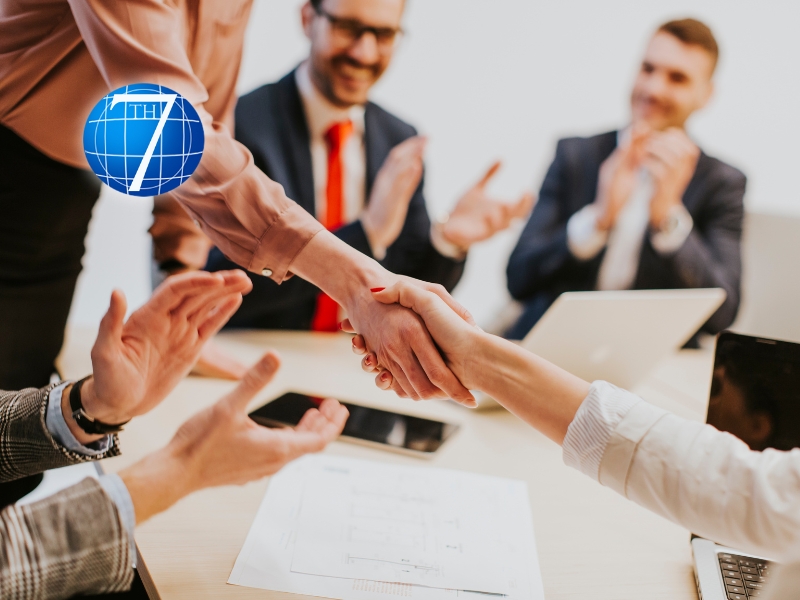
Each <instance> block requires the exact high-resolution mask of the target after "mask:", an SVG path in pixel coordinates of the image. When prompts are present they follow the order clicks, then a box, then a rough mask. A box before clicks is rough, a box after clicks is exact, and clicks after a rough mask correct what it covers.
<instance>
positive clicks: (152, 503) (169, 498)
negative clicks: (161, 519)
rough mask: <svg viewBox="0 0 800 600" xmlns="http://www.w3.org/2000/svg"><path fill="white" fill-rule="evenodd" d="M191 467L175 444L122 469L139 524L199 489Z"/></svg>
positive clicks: (123, 478)
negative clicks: (190, 475) (192, 480)
mask: <svg viewBox="0 0 800 600" xmlns="http://www.w3.org/2000/svg"><path fill="white" fill-rule="evenodd" d="M188 471H189V469H188V468H187V466H186V461H182V460H181V459H180V457H179V456H177V454H176V453H175V452H174V451H173V449H172V446H171V445H170V446H167V447H166V448H165V449H164V450H162V451H160V452H157V453H154V454H151V455H149V456H146V457H145V458H143V459H142V460H140V461H139V462H137V463H136V464H134V465H132V466H130V467H128V468H127V469H124V470H123V471H120V473H119V476H120V479H122V482H123V483H124V484H125V487H126V488H128V493H129V494H130V497H131V502H132V503H133V509H134V513H135V515H136V524H137V525H138V524H140V523H143V522H145V521H146V520H148V519H149V518H150V517H152V516H154V515H157V514H158V513H160V512H163V511H165V510H167V509H168V508H169V507H170V506H172V505H173V504H175V503H176V502H177V501H178V500H180V499H181V498H183V497H184V496H187V495H189V494H190V493H192V492H193V491H195V489H196V486H193V485H192V482H191V480H190V477H189V473H188Z"/></svg>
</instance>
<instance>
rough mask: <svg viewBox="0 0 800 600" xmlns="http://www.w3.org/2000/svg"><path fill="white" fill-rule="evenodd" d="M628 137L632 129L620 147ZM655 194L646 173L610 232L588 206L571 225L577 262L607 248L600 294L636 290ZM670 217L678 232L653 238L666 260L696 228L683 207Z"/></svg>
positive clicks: (655, 234) (571, 246)
mask: <svg viewBox="0 0 800 600" xmlns="http://www.w3.org/2000/svg"><path fill="white" fill-rule="evenodd" d="M627 135H630V133H629V130H628V129H626V130H624V131H621V132H620V133H618V134H617V145H620V144H621V143H623V142H624V139H625V136H627ZM653 191H654V189H653V180H652V177H651V176H650V174H649V173H648V172H647V171H646V170H645V169H642V170H641V171H640V172H639V174H638V180H637V184H636V186H635V188H634V190H633V192H632V193H631V196H630V198H629V199H628V201H627V202H626V203H625V206H623V207H622V210H620V212H619V215H618V216H617V221H616V223H615V224H614V226H613V227H612V229H611V231H610V232H608V231H601V230H599V229H598V228H597V220H598V218H599V216H600V214H599V211H598V209H597V207H596V206H595V205H594V204H588V205H587V206H585V207H584V208H582V209H581V210H579V211H578V212H576V213H575V214H574V215H572V217H570V219H569V221H568V222H567V246H568V247H569V249H570V252H571V253H572V255H573V256H575V258H577V259H578V260H582V261H586V260H591V259H593V258H594V257H595V256H597V255H598V254H599V253H600V251H601V250H602V249H603V248H604V247H605V248H606V253H605V256H603V262H602V263H601V264H600V273H599V274H598V277H597V289H598V290H628V289H631V287H633V284H634V282H635V281H636V273H637V271H638V269H639V257H640V255H641V252H642V244H643V243H644V238H645V235H647V230H648V224H649V221H650V200H651V198H652V197H653ZM669 216H670V218H674V219H675V220H676V222H677V226H676V227H675V228H673V229H672V230H670V231H656V232H652V233H651V234H650V243H651V244H652V245H653V248H654V249H655V250H656V252H658V253H659V254H661V255H664V256H667V255H669V254H672V253H674V252H677V251H678V250H679V249H680V247H681V246H683V243H684V242H685V241H686V238H687V237H689V234H690V233H691V231H692V228H693V227H694V223H693V221H692V216H691V215H690V214H689V211H687V210H686V207H684V206H683V204H680V205H678V206H676V207H674V208H673V209H672V212H671V214H670V215H669Z"/></svg>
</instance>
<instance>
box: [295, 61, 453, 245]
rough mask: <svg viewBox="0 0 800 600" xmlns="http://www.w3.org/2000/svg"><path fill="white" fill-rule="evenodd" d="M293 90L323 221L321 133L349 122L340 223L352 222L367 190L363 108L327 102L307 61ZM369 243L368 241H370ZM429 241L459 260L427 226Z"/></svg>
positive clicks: (324, 148) (325, 160) (325, 148)
mask: <svg viewBox="0 0 800 600" xmlns="http://www.w3.org/2000/svg"><path fill="white" fill-rule="evenodd" d="M295 80H296V82H297V89H298V90H299V91H300V98H301V100H302V102H303V109H304V111H305V115H306V121H307V122H308V132H309V136H310V138H311V168H312V173H313V176H314V199H315V206H314V208H315V210H316V214H317V220H319V221H324V219H325V212H326V210H327V206H328V197H327V183H328V144H327V142H326V141H325V132H326V131H328V129H329V128H330V127H331V125H333V124H334V123H339V122H341V121H348V120H349V121H351V122H352V123H353V131H352V133H351V134H350V136H349V137H348V139H347V142H345V147H344V149H343V151H342V157H343V164H342V169H343V172H344V173H343V175H344V182H343V190H342V191H343V194H344V206H345V214H344V222H345V223H352V222H353V221H355V220H357V219H358V218H359V217H360V216H361V213H362V211H363V210H364V205H365V193H366V189H367V183H366V181H367V155H366V146H365V144H364V107H363V106H361V105H354V106H351V107H349V108H341V107H338V106H335V105H333V104H331V102H329V101H328V99H327V98H325V96H323V95H322V93H320V91H319V90H318V89H317V88H316V86H315V85H314V83H313V82H312V81H311V76H310V74H309V72H308V62H303V63H302V64H301V65H300V66H299V67H298V68H297V71H295ZM370 243H372V241H371V240H370ZM431 243H432V244H433V247H434V248H435V249H436V251H437V252H439V254H441V255H442V256H447V257H448V258H453V259H456V260H460V259H463V258H464V252H463V251H462V250H461V249H460V248H458V247H457V246H454V245H453V244H451V243H449V242H448V241H447V240H445V239H444V238H443V237H442V235H441V234H440V233H439V232H438V230H436V229H435V228H434V227H431ZM371 250H372V255H373V256H374V257H375V258H376V259H378V260H382V259H383V258H384V256H385V255H386V248H377V247H372V248H371Z"/></svg>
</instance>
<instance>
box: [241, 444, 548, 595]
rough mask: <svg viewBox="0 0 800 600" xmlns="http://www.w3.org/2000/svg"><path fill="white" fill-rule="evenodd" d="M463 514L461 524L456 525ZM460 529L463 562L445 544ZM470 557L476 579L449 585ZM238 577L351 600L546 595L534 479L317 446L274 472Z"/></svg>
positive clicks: (243, 582) (266, 586)
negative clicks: (404, 564) (406, 563)
mask: <svg viewBox="0 0 800 600" xmlns="http://www.w3.org/2000/svg"><path fill="white" fill-rule="evenodd" d="M448 501H449V502H448ZM454 518H455V519H456V521H455V522H454V521H453V519H454ZM330 519H333V521H331V520H330ZM403 519H405V520H406V521H403ZM409 519H410V520H411V521H414V520H416V522H415V524H411V525H409V524H408V523H407V521H408V520H409ZM398 521H399V522H400V523H401V524H402V525H401V526H397V525H396V523H397V522H398ZM320 523H322V526H319V524H320ZM456 525H457V527H456V528H455V532H456V533H457V535H451V536H449V537H448V536H447V535H445V534H446V533H447V532H448V527H451V528H453V527H455V526H456ZM359 526H360V528H359ZM343 531H344V532H345V534H346V535H344V536H342V532H343ZM450 533H453V532H452V531H451V532H450ZM351 534H352V535H351ZM425 536H428V537H425ZM342 540H344V542H345V543H342ZM451 540H455V541H456V542H458V543H459V544H461V546H460V547H458V546H456V547H457V548H458V549H459V553H458V554H457V556H461V557H467V562H464V563H463V564H462V565H459V564H458V561H457V560H455V558H454V557H447V556H444V557H442V556H439V555H437V554H435V552H434V551H435V550H437V549H442V548H443V547H444V546H446V545H448V544H450V543H451ZM389 542H391V543H389ZM475 544H480V545H478V546H477V547H473V546H474V545H475ZM454 545H455V544H454ZM482 548H483V550H487V551H483V550H482ZM337 549H338V551H339V554H338V556H340V557H341V556H342V554H341V552H342V551H344V552H345V554H346V553H347V552H351V551H358V552H359V553H363V551H364V550H365V549H367V551H372V552H373V556H374V555H375V553H377V555H378V557H379V559H380V560H381V561H385V560H386V559H387V558H394V557H397V556H401V557H406V558H407V557H409V556H412V557H413V558H414V559H416V560H430V556H431V555H433V556H434V557H438V560H439V562H438V563H437V565H433V566H438V567H439V571H438V573H441V576H437V577H431V575H430V570H422V571H421V572H420V573H416V574H412V575H413V576H412V575H409V574H408V573H403V572H402V568H400V566H399V565H394V566H393V565H387V564H386V563H385V562H380V563H379V565H378V567H377V568H376V566H375V565H374V564H373V565H369V564H368V563H369V562H370V561H353V562H351V563H347V562H346V561H339V563H338V564H337V563H336V560H335V559H332V558H331V556H334V557H335V556H336V551H337ZM309 551H310V552H311V553H310V554H307V552H309ZM437 551H438V550H437ZM442 551H444V550H442ZM415 552H416V553H415ZM426 553H427V554H426ZM445 554H446V553H445ZM420 556H422V559H420ZM426 557H427V558H426ZM451 558H452V560H450V559H451ZM481 561H483V563H481ZM359 562H360V563H361V564H358V563H359ZM464 565H468V567H465V566H464ZM426 566H431V565H426ZM337 568H340V570H337ZM466 568H469V569H471V570H475V571H477V573H472V572H470V573H468V574H467V576H466V577H465V580H466V581H467V583H469V585H468V586H462V585H460V584H458V583H457V584H456V585H455V586H454V587H447V585H449V584H450V583H451V582H452V581H457V580H456V578H457V577H461V576H464V572H463V571H465V570H466ZM300 570H304V571H307V570H320V571H322V572H324V573H325V574H323V575H315V574H308V573H303V572H299V571H300ZM451 570H452V572H451ZM330 573H336V574H337V575H338V576H330V575H329V574H330ZM387 574H388V576H387ZM386 579H389V581H387V580H386ZM398 579H399V580H401V581H397V580H398ZM391 580H394V581H391ZM420 581H421V582H422V584H420V583H419V582H420ZM486 581H488V584H486V583H485V582H486ZM475 582H477V586H476V585H475ZM228 583H231V584H235V585H243V586H248V587H256V588H262V589H270V590H275V591H284V592H292V593H298V594H307V595H313V596H323V597H328V598H341V599H343V600H366V599H368V598H393V597H398V596H400V597H406V598H420V599H423V600H428V599H430V600H439V599H442V600H445V599H452V598H462V597H470V598H472V597H484V598H488V597H496V596H497V595H498V594H496V593H495V594H492V595H488V594H484V593H475V592H469V591H466V589H475V587H488V588H490V589H501V590H503V591H502V592H500V595H505V596H506V597H508V598H511V599H513V600H541V599H543V598H544V595H543V592H542V584H541V576H540V572H539V566H538V561H537V557H536V548H535V542H534V537H533V525H532V521H531V518H530V504H529V502H528V496H527V489H526V486H525V484H524V483H523V482H520V481H515V480H509V479H501V478H496V477H488V476H484V475H476V474H472V473H466V472H461V471H451V470H446V469H431V468H421V467H406V466H396V465H389V464H384V463H376V462H370V461H361V460H354V459H348V458H342V457H336V456H328V455H320V456H311V457H306V458H304V459H301V460H299V461H296V462H295V463H293V464H291V465H289V466H288V467H287V468H286V469H284V470H283V471H281V473H279V474H278V475H276V476H275V477H273V479H272V481H271V482H270V486H269V489H268V490H267V494H266V495H265V497H264V500H263V501H262V503H261V506H260V508H259V511H258V513H257V515H256V518H255V521H254V522H253V525H252V527H251V528H250V532H249V534H248V536H247V540H246V541H245V545H244V547H243V548H242V551H241V552H240V554H239V557H238V558H237V560H236V564H235V566H234V569H233V571H232V572H231V576H230V578H229V579H228ZM436 586H440V587H436ZM442 586H443V587H442Z"/></svg>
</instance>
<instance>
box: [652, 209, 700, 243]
mask: <svg viewBox="0 0 800 600" xmlns="http://www.w3.org/2000/svg"><path fill="white" fill-rule="evenodd" d="M667 220H668V221H674V222H675V225H674V226H673V227H672V228H671V229H670V230H669V231H659V230H656V231H654V232H652V233H651V234H650V243H651V244H652V245H653V248H654V249H655V251H656V252H658V253H659V254H662V255H663V254H672V253H673V252H677V251H678V250H680V248H681V246H683V243H684V242H685V241H686V238H687V237H689V234H690V233H691V232H692V229H693V228H694V219H692V215H690V214H689V211H688V210H686V207H685V206H684V205H683V204H678V205H677V206H673V207H672V208H671V209H670V212H669V215H668V217H667Z"/></svg>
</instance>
